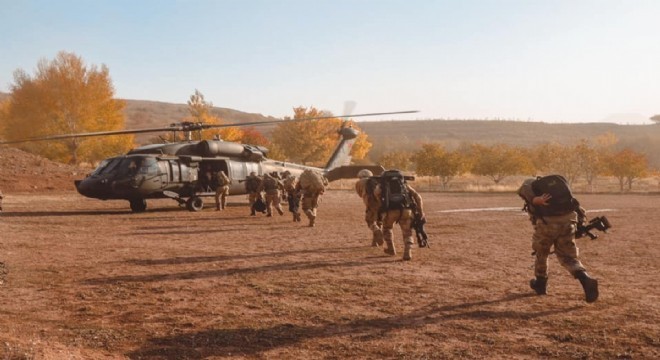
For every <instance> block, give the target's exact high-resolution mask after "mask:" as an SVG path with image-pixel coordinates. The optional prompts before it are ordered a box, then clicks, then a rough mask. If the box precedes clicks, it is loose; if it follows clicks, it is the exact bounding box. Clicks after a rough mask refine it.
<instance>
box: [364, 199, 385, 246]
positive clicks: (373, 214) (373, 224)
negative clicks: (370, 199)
mask: <svg viewBox="0 0 660 360" xmlns="http://www.w3.org/2000/svg"><path fill="white" fill-rule="evenodd" d="M377 219H378V212H377V211H374V210H373V209H371V208H367V209H366V211H365V215H364V221H365V222H366V223H367V226H368V227H369V230H371V233H372V234H373V238H372V240H371V246H374V247H378V246H380V245H383V229H382V228H381V227H380V226H379V225H378V223H377V221H376V220H377Z"/></svg>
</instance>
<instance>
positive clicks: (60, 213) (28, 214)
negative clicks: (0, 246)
mask: <svg viewBox="0 0 660 360" xmlns="http://www.w3.org/2000/svg"><path fill="white" fill-rule="evenodd" d="M173 211H181V209H179V208H158V209H150V210H147V211H145V213H160V212H173ZM143 214H144V213H143ZM98 215H134V216H136V218H139V219H140V220H149V219H152V218H145V217H140V214H136V213H134V212H133V211H131V210H129V209H116V210H109V209H94V210H70V211H69V210H65V211H3V212H2V213H0V217H28V218H29V217H49V216H98ZM153 219H154V220H155V219H156V218H153ZM158 219H162V218H158Z"/></svg>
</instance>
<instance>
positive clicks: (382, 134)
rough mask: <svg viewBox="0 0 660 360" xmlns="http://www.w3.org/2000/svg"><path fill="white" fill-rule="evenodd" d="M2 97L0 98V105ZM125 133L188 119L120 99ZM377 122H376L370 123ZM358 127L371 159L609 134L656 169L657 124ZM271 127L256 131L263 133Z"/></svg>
mask: <svg viewBox="0 0 660 360" xmlns="http://www.w3.org/2000/svg"><path fill="white" fill-rule="evenodd" d="M6 97H7V94H5V93H0V100H2V99H3V98H6ZM125 101H126V108H125V110H124V112H125V114H126V128H127V129H142V128H150V127H161V126H167V125H169V124H171V123H175V122H180V121H183V120H184V119H185V118H186V116H188V108H187V105H186V104H173V103H165V102H157V101H146V100H125ZM213 114H214V115H216V116H219V117H220V118H222V119H224V120H225V121H227V122H229V123H244V122H255V121H256V122H260V121H268V120H277V118H274V117H272V116H266V115H262V114H255V113H247V112H242V111H238V110H233V109H228V108H221V107H214V108H213ZM375 120H377V119H375ZM358 125H359V126H360V128H362V130H363V131H365V132H366V133H367V134H368V135H369V140H370V141H372V143H373V144H374V146H373V148H372V150H371V152H370V158H372V159H376V158H378V157H379V156H380V155H381V154H383V153H385V152H387V151H390V150H392V149H406V150H414V149H417V148H419V146H420V144H422V143H427V142H441V143H443V144H444V145H445V146H447V147H449V148H455V147H457V146H459V145H460V144H461V143H482V144H494V143H506V144H510V145H515V146H524V147H529V146H533V145H535V144H539V143H543V142H548V141H552V142H559V143H563V144H574V143H576V142H577V141H579V140H580V139H591V138H594V137H597V136H599V135H603V134H607V133H612V134H614V135H616V137H617V138H618V139H619V145H618V146H619V147H621V148H623V147H630V148H632V149H634V150H636V151H639V152H643V153H645V154H646V155H647V156H648V158H649V163H650V165H651V166H653V167H655V168H660V125H657V124H650V125H619V124H614V123H582V124H550V123H541V122H522V121H501V120H418V121H373V120H371V121H360V122H358ZM271 129H272V126H264V127H261V128H259V130H261V131H262V132H264V133H268V132H269V131H270V130H271ZM155 136H156V134H138V135H136V141H137V142H138V143H140V144H142V143H146V142H148V141H149V139H151V138H153V137H155Z"/></svg>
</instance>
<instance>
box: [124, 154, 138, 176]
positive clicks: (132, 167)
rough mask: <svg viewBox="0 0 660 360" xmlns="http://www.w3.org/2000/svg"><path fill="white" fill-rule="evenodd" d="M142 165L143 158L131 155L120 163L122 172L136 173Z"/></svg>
mask: <svg viewBox="0 0 660 360" xmlns="http://www.w3.org/2000/svg"><path fill="white" fill-rule="evenodd" d="M140 166H142V158H139V157H129V158H124V159H121V164H120V165H119V171H120V172H121V173H122V174H129V175H135V174H137V172H138V169H139V168H140Z"/></svg>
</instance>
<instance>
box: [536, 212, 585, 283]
mask: <svg viewBox="0 0 660 360" xmlns="http://www.w3.org/2000/svg"><path fill="white" fill-rule="evenodd" d="M543 220H545V223H544V221H543ZM543 220H541V219H538V220H537V221H536V225H534V235H532V249H534V251H535V252H536V260H535V262H534V275H536V276H541V277H547V276H548V256H549V255H550V251H551V248H552V247H553V246H554V248H555V255H557V260H559V264H561V266H563V267H564V268H565V269H566V270H568V271H569V272H570V273H571V274H572V275H575V273H577V272H578V271H586V269H585V268H584V266H582V263H581V262H580V260H578V251H579V250H578V248H577V246H576V245H575V229H576V227H577V215H576V214H575V213H570V214H567V215H561V216H546V217H544V218H543Z"/></svg>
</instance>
